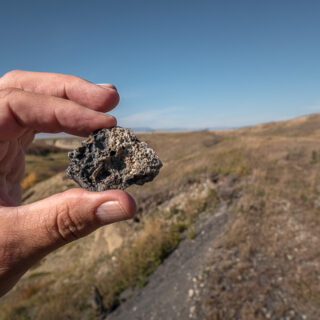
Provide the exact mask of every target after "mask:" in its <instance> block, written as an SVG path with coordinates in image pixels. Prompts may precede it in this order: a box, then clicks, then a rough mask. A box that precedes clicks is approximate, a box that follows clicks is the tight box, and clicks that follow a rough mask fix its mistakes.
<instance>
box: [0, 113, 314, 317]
mask: <svg viewBox="0 0 320 320" xmlns="http://www.w3.org/2000/svg"><path fill="white" fill-rule="evenodd" d="M319 138H320V116H318V115H311V116H309V117H302V118H298V119H294V120H292V121H288V122H283V123H271V124H264V125H260V126H256V127H250V128H244V129H241V130H232V131H221V132H210V131H201V132H200V131H199V132H186V133H182V132H181V133H161V132H160V133H149V134H145V135H144V136H143V139H144V140H147V141H148V142H149V143H150V144H151V145H152V146H153V147H154V148H155V149H156V150H157V151H158V153H159V156H160V158H161V160H162V161H163V162H164V167H163V169H162V170H161V172H160V175H159V177H158V178H157V179H156V180H155V181H154V182H152V183H151V184H147V185H145V186H143V187H131V188H130V190H129V192H131V193H132V194H133V195H134V196H135V198H136V199H137V203H138V212H139V213H138V216H137V221H138V220H139V221H140V222H139V223H135V222H124V223H121V224H117V225H114V226H109V227H107V228H105V229H104V230H101V231H100V230H99V231H97V232H96V233H95V234H94V235H90V236H88V237H87V238H85V239H82V240H80V241H78V242H77V243H74V244H70V245H68V246H66V247H65V248H63V249H60V250H58V251H57V252H55V253H53V254H51V255H49V256H48V257H47V258H46V259H44V260H43V261H41V263H39V264H38V265H37V266H35V267H34V268H33V270H31V271H30V272H28V273H27V274H26V275H25V276H24V278H23V279H22V280H21V281H20V282H19V284H18V285H17V286H16V288H15V290H13V291H12V292H10V293H9V294H8V295H6V296H5V297H4V298H2V300H1V301H0V319H1V320H2V319H43V318H46V319H48V320H49V319H56V318H59V319H78V318H80V315H81V316H87V318H88V319H90V317H91V318H93V314H94V311H93V308H92V304H91V298H92V295H91V290H90V288H92V286H96V287H98V288H99V291H100V292H101V294H102V296H103V301H104V305H105V307H106V308H107V309H108V310H111V309H113V308H115V307H116V305H117V304H118V303H121V292H123V291H124V290H125V289H126V288H130V287H136V286H137V287H141V286H144V285H146V283H147V281H148V276H149V275H150V274H151V273H152V272H153V271H154V270H155V269H156V268H157V267H158V266H159V264H161V263H162V261H163V260H164V259H165V258H166V257H167V256H168V255H169V254H170V253H171V252H172V250H174V248H175V247H176V246H177V245H178V244H179V241H181V239H183V238H185V237H187V238H189V239H196V237H197V229H196V227H195V222H196V220H197V217H198V215H199V214H200V213H202V212H207V213H208V214H210V213H211V212H213V211H214V210H215V208H216V207H217V206H218V205H219V203H224V204H227V205H228V206H229V209H230V210H231V212H232V213H230V217H229V220H228V227H227V228H226V231H225V232H223V233H222V234H221V236H220V237H219V239H218V240H217V241H216V242H215V243H213V246H214V250H213V251H212V254H211V258H210V263H209V265H208V266H207V268H206V277H207V280H206V286H207V291H206V292H207V295H206V296H203V297H202V308H203V310H204V312H205V314H206V315H207V316H208V318H211V319H249V320H250V319H266V318H270V319H278V318H279V319H280V318H281V317H282V318H284V319H286V317H291V318H292V319H295V318H294V316H293V314H295V315H297V314H299V316H296V318H297V319H303V317H302V315H303V316H304V315H305V316H306V317H307V318H308V319H317V318H319V317H320V315H319V310H320V294H319V293H320V287H319V269H320V266H319V264H320V262H319V254H320V249H319V234H320V230H319V229H320V215H319V210H320V139H319ZM52 157H53V158H54V159H55V160H54V161H52V160H50V158H52ZM44 160H45V161H44ZM53 163H54V166H60V165H61V167H60V168H62V166H65V165H66V163H67V161H66V155H65V153H59V152H58V153H49V154H47V155H37V154H32V155H27V172H26V179H25V181H24V184H25V185H24V188H25V189H28V188H29V189H28V190H29V191H30V190H33V192H34V195H33V197H34V198H32V200H37V198H36V196H37V195H41V196H39V197H45V196H49V195H50V194H51V193H54V192H59V191H61V190H65V189H66V188H67V187H68V186H67V184H68V181H65V180H63V179H60V180H59V183H57V184H55V189H53V188H50V189H49V188H48V192H47V193H45V192H41V193H40V192H38V189H37V181H39V180H40V179H43V177H44V176H45V175H47V177H49V176H50V175H53V174H55V173H56V172H58V171H59V170H60V169H59V170H58V169H57V167H56V169H52V167H51V165H52V164H53ZM38 167H39V170H38ZM36 168H37V170H36ZM32 172H34V173H37V175H38V176H37V175H36V176H34V175H32ZM39 176H40V177H41V178H39ZM208 181H209V182H208ZM34 183H35V185H34V186H32V185H33V184H34ZM42 183H43V182H42ZM31 186H32V187H31ZM43 186H44V185H41V189H45V188H44V187H43ZM109 239H111V240H110V241H109ZM119 239H120V240H119ZM111 244H114V246H113V247H112V248H111V247H110V246H111ZM116 244H117V245H116ZM66 257H68V259H66ZM291 318H290V319H291Z"/></svg>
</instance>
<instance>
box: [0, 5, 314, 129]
mask: <svg viewBox="0 0 320 320" xmlns="http://www.w3.org/2000/svg"><path fill="white" fill-rule="evenodd" d="M17 68H19V69H26V70H36V71H51V72H62V73H71V74H75V75H79V76H81V77H84V78H86V79H88V80H90V81H93V82H96V83H101V82H111V83H114V84H115V85H116V86H117V87H118V90H119V93H120V96H121V102H120V104H119V107H118V108H117V110H115V111H114V112H113V114H114V115H116V116H117V117H118V123H119V125H121V126H129V127H152V128H206V127H237V126H242V125H248V124H255V123H260V122H265V121H270V120H282V119H287V118H291V117H295V116H298V115H302V114H307V113H314V112H320V1H310V0H303V1H302V0H299V1H298V0H290V1H289V0H268V1H262V0H260V1H259V0H251V1H248V0H241V1H240V0H233V1H231V0H230V1H228V0H225V1H223V0H220V1H213V0H212V1H209V0H208V1H204V0H203V1H201V0H198V1H196V0H183V1H182V0H171V1H169V0H161V1H160V0H158V1H153V0H145V1H142V0H135V1H134V0H126V1H124V0H113V1H108V0H104V1H103V0H101V1H98V0H90V1H81V0H64V1H62V0H53V1H46V0H41V1H38V0H37V1H36V0H28V1H22V0H21V1H14V0H11V1H4V0H2V1H1V6H0V74H3V73H5V72H6V71H8V70H10V69H17Z"/></svg>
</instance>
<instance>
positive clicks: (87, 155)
mask: <svg viewBox="0 0 320 320" xmlns="http://www.w3.org/2000/svg"><path fill="white" fill-rule="evenodd" d="M68 156H69V159H70V164H69V167H68V168H67V171H66V174H67V176H68V177H69V178H71V179H73V180H74V181H76V182H77V183H78V184H79V185H80V186H81V187H82V188H86V189H88V190H90V191H104V190H108V189H125V188H127V187H129V186H130V185H132V184H138V185H143V184H144V183H146V182H148V181H152V180H153V178H154V177H155V176H156V175H157V174H158V173H159V170H160V168H161V167H162V163H161V161H160V159H159V158H158V156H157V155H156V153H155V152H154V151H153V150H152V149H151V148H150V147H148V145H147V144H146V143H145V142H140V141H139V139H138V138H137V137H136V136H135V135H134V134H133V133H132V132H131V130H130V129H124V128H120V127H114V128H111V129H100V130H97V131H95V132H93V133H92V134H91V135H90V136H89V138H88V139H87V140H86V141H83V142H82V146H81V147H79V148H77V149H75V150H73V151H71V152H69V153H68Z"/></svg>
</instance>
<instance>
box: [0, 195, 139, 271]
mask: <svg viewBox="0 0 320 320" xmlns="http://www.w3.org/2000/svg"><path fill="white" fill-rule="evenodd" d="M135 210H136V205H135V202H134V200H133V199H132V197H131V196H129V195H128V194H127V193H126V192H124V191H120V190H111V191H104V192H89V191H86V190H83V189H73V190H69V191H66V192H63V193H60V194H56V195H54V196H52V197H49V198H47V199H44V200H41V201H38V202H35V203H32V204H30V205H25V206H21V207H16V208H6V220H7V221H5V222H2V225H3V224H7V225H10V226H12V227H10V229H11V231H9V232H8V237H7V239H9V240H7V241H9V243H8V244H7V246H8V247H10V248H15V247H17V248H18V249H19V253H18V255H19V257H15V256H14V257H13V258H12V259H11V261H9V262H7V263H9V264H10V263H11V265H10V266H8V268H9V267H12V268H18V267H19V266H15V261H16V260H17V261H20V262H19V264H20V265H23V267H24V268H25V267H26V266H27V267H30V266H31V265H32V264H34V263H35V262H36V261H38V260H39V259H41V258H42V257H43V256H45V255H46V254H48V253H49V252H51V251H53V250H55V249H57V248H59V247H61V246H63V245H65V244H67V243H69V242H71V241H73V240H77V239H79V238H81V237H84V236H86V235H88V234H89V233H91V232H92V231H94V230H96V229H97V228H99V227H101V226H104V225H107V224H111V223H114V222H117V221H122V220H126V219H130V218H132V217H133V216H134V213H135ZM11 211H12V212H11ZM2 217H3V215H2ZM10 241H11V243H10ZM13 255H15V254H13ZM22 262H23V263H22ZM19 271H20V270H17V272H19Z"/></svg>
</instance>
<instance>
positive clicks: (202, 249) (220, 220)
mask: <svg viewBox="0 0 320 320" xmlns="http://www.w3.org/2000/svg"><path fill="white" fill-rule="evenodd" d="M230 214H231V212H230V209H228V207H227V206H226V205H221V206H220V207H219V208H218V209H216V210H215V211H214V212H210V211H209V212H208V211H206V212H203V213H202V214H200V216H199V219H198V222H197V223H196V234H195V238H194V239H189V238H186V239H184V240H183V241H182V242H181V243H180V244H179V246H178V247H177V249H176V250H175V251H174V252H173V253H172V254H171V255H170V256H169V258H168V259H166V260H165V262H164V263H163V264H162V265H161V266H160V267H159V268H158V269H157V270H156V271H155V272H154V273H153V274H152V275H151V276H150V277H149V279H148V284H147V285H146V286H145V287H144V288H141V289H135V290H133V289H129V290H126V291H125V292H123V293H122V295H121V296H120V299H121V300H122V301H125V300H127V301H125V302H124V303H122V304H121V306H120V307H119V308H117V309H116V310H115V311H114V312H113V313H111V314H110V315H109V316H107V317H106V318H105V319H108V320H126V319H132V320H138V319H139V320H140V319H141V320H142V319H146V320H147V319H148V320H170V319H172V320H173V319H203V312H202V307H201V303H199V302H200V301H199V300H200V296H201V291H202V290H203V288H204V287H205V283H206V274H207V270H206V265H207V260H208V257H209V255H210V253H211V251H212V250H213V242H214V240H215V239H216V237H217V236H218V235H219V234H221V233H222V232H223V230H224V228H225V226H226V223H227V221H228V216H229V215H230Z"/></svg>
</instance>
